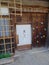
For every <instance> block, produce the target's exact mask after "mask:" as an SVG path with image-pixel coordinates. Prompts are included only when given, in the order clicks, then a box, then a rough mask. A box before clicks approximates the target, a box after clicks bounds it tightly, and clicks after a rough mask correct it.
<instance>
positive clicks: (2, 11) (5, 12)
mask: <svg viewBox="0 0 49 65" xmlns="http://www.w3.org/2000/svg"><path fill="white" fill-rule="evenodd" d="M0 15H9V9H8V8H6V7H3V8H0Z"/></svg>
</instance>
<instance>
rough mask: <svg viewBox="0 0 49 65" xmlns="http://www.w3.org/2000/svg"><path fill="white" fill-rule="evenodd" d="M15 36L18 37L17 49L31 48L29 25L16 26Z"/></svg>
mask: <svg viewBox="0 0 49 65" xmlns="http://www.w3.org/2000/svg"><path fill="white" fill-rule="evenodd" d="M16 35H18V37H19V44H17V47H19V48H20V47H21V46H22V47H25V48H27V47H31V44H32V33H31V25H30V24H25V25H16Z"/></svg>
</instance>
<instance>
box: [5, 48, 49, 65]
mask: <svg viewBox="0 0 49 65" xmlns="http://www.w3.org/2000/svg"><path fill="white" fill-rule="evenodd" d="M5 65H49V50H48V49H47V48H33V49H32V50H24V51H16V55H15V56H14V61H13V62H12V63H10V64H5Z"/></svg>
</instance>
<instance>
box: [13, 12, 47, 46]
mask: <svg viewBox="0 0 49 65" xmlns="http://www.w3.org/2000/svg"><path fill="white" fill-rule="evenodd" d="M12 17H13V20H12V22H13V24H14V37H15V39H16V29H15V28H16V27H15V26H16V25H17V24H31V25H32V45H33V46H34V47H35V46H38V47H40V46H44V45H45V41H46V37H47V24H48V21H47V18H48V17H47V14H46V13H39V12H38V13H27V12H26V13H25V12H23V14H22V16H16V19H15V16H14V15H13V16H12ZM15 20H16V21H15ZM15 43H16V42H15Z"/></svg>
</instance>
